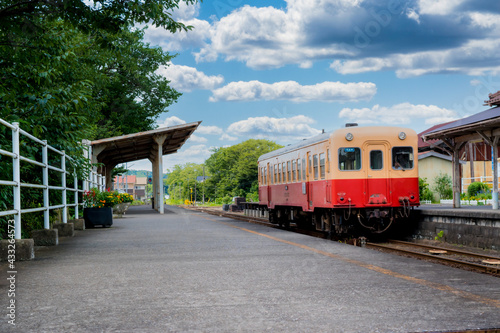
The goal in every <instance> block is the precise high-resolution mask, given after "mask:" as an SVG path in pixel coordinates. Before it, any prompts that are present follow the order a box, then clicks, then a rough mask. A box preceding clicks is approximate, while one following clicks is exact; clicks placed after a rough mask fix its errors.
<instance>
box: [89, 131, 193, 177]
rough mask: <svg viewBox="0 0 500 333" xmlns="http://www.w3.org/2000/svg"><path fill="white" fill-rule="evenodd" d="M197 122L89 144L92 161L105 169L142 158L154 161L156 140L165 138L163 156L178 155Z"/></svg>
mask: <svg viewBox="0 0 500 333" xmlns="http://www.w3.org/2000/svg"><path fill="white" fill-rule="evenodd" d="M200 123H201V121H200V122H194V123H189V124H183V125H177V126H171V127H162V128H158V129H155V130H151V131H147V132H139V133H134V134H128V135H122V136H116V137H112V138H106V139H100V140H95V141H92V142H91V145H92V150H93V156H94V158H95V159H96V160H95V162H98V163H103V164H104V165H108V166H113V168H114V167H115V166H117V165H118V164H120V163H126V162H132V161H137V160H142V159H150V160H153V159H155V158H156V155H157V151H158V143H157V142H158V141H157V140H155V138H157V137H164V138H165V140H164V141H163V144H162V155H168V154H172V153H175V152H177V151H178V150H179V149H180V148H181V147H182V145H184V143H185V142H186V140H187V139H188V138H189V137H190V136H191V134H193V132H194V131H195V130H196V128H198V125H199V124H200Z"/></svg>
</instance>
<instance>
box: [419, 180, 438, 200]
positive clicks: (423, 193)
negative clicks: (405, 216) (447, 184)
mask: <svg viewBox="0 0 500 333" xmlns="http://www.w3.org/2000/svg"><path fill="white" fill-rule="evenodd" d="M418 192H419V193H418V194H419V196H420V200H430V201H434V193H432V191H431V190H430V189H429V184H428V183H427V178H419V179H418Z"/></svg>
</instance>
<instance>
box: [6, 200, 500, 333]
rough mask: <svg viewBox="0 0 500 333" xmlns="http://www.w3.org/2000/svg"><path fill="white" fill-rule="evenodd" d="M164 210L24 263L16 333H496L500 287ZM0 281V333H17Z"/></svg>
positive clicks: (141, 213) (139, 210)
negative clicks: (484, 332) (486, 332)
mask: <svg viewBox="0 0 500 333" xmlns="http://www.w3.org/2000/svg"><path fill="white" fill-rule="evenodd" d="M167 208H168V210H167V213H166V214H165V215H159V214H157V213H154V212H153V211H152V210H151V209H150V208H149V207H145V206H144V207H132V208H131V210H130V211H129V212H130V213H128V214H127V215H126V217H125V218H123V219H115V221H114V224H113V227H112V228H109V229H101V228H96V229H93V230H92V229H91V230H85V231H82V232H77V234H76V236H75V237H74V238H71V239H63V240H61V244H60V245H59V246H57V247H53V248H48V249H44V250H42V251H39V252H38V253H37V259H36V260H35V261H32V262H20V263H17V270H18V273H17V275H16V278H17V280H16V296H15V300H16V316H17V317H16V324H17V325H16V330H17V331H19V332H238V331H239V332H246V331H251V332H263V331H269V332H425V331H450V330H459V329H476V328H493V327H497V328H500V279H498V278H494V277H490V276H486V275H481V274H476V273H470V272H464V271H460V270H457V269H453V268H449V267H444V266H439V265H435V264H431V263H427V262H424V261H416V260H413V259H408V258H403V257H398V256H393V255H390V254H384V253H380V252H376V251H370V250H367V249H362V248H356V247H353V246H349V245H344V244H340V243H335V242H331V241H326V240H322V239H317V238H311V237H308V236H305V235H300V234H295V233H290V232H287V231H283V230H279V229H274V228H268V227H264V226H259V225H254V224H249V223H245V222H238V221H234V220H230V219H227V218H222V217H214V216H211V215H205V214H201V213H196V212H192V211H187V210H183V209H180V208H173V207H167ZM0 268H1V270H2V273H3V275H2V277H5V276H6V275H5V274H6V272H7V267H6V265H5V264H3V265H2V266H0ZM0 281H1V282H0V290H1V294H0V309H3V310H0V311H4V313H5V314H2V317H1V318H2V322H1V323H0V331H1V332H7V331H14V330H12V329H11V327H10V326H9V324H8V323H7V317H6V315H7V313H8V311H7V309H6V308H7V306H8V303H7V302H8V296H7V289H8V286H7V284H6V283H5V281H6V278H2V279H1V280H0Z"/></svg>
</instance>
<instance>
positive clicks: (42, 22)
mask: <svg viewBox="0 0 500 333" xmlns="http://www.w3.org/2000/svg"><path fill="white" fill-rule="evenodd" d="M182 1H183V2H186V3H188V4H193V3H194V2H195V1H193V0H182ZM180 2H181V0H168V1H166V0H152V1H142V0H131V1H116V0H109V1H108V0H107V1H94V2H93V5H87V3H88V2H87V1H81V0H22V1H21V0H5V1H2V2H1V3H0V118H3V119H5V120H7V121H9V122H16V121H17V122H20V123H21V127H22V128H23V129H24V130H26V131H27V132H30V133H32V134H34V135H35V136H37V137H38V138H40V139H44V140H47V141H48V142H49V144H50V145H51V146H54V147H55V148H57V149H60V150H65V151H66V153H67V154H69V155H70V156H72V157H73V158H74V159H75V160H76V161H77V162H76V165H77V166H78V167H79V168H80V172H81V173H82V172H83V170H82V169H84V168H85V167H88V162H86V161H85V160H84V159H83V156H82V147H81V145H80V142H81V140H82V139H96V138H101V137H104V136H111V135H120V134H128V133H131V132H136V131H144V130H149V129H151V128H152V126H153V124H154V121H155V120H156V118H157V117H158V115H159V114H160V113H161V112H165V111H166V108H167V107H168V106H169V105H170V104H172V103H173V102H175V101H176V99H177V98H178V97H179V96H180V94H179V93H177V92H176V91H175V90H173V89H172V88H171V87H169V85H168V84H169V82H168V81H167V80H166V79H164V78H162V77H160V76H158V75H156V74H155V71H156V70H157V69H158V68H159V66H162V65H163V66H166V65H167V64H168V62H169V61H170V60H171V58H172V57H171V56H170V55H169V54H168V53H166V52H164V51H162V50H161V49H159V48H151V47H150V46H149V45H147V44H145V43H144V42H143V36H144V33H143V31H141V30H138V29H136V28H134V26H135V25H136V24H141V23H151V24H153V25H155V26H161V27H164V28H165V29H167V30H169V31H171V32H176V31H178V30H189V29H191V27H187V26H185V25H184V24H182V23H180V22H176V21H175V20H173V18H172V13H171V11H172V9H174V8H176V7H177V6H178V4H179V3H180ZM0 128H1V130H0V146H2V149H7V150H8V149H9V148H10V146H11V140H10V133H9V132H10V131H9V130H7V129H5V128H4V127H3V126H1V127H0ZM21 146H22V149H24V151H23V155H24V156H27V157H30V158H35V159H37V160H38V161H40V149H33V148H31V147H30V146H26V145H24V143H23V142H22V143H21ZM2 162H3V161H1V160H0V179H8V178H9V175H11V174H12V170H9V167H8V166H6V164H8V163H2ZM22 174H23V178H24V179H23V181H24V182H27V183H40V179H39V178H40V176H41V175H39V172H38V173H32V172H30V168H29V167H24V166H23V173H22ZM51 177H52V176H51ZM54 181H56V182H57V179H54ZM51 184H54V182H52V180H51ZM39 192H40V191H39ZM39 192H35V191H31V190H26V189H23V192H22V193H23V194H22V195H23V196H26V197H29V198H30V199H36V198H37V197H41V193H39ZM51 193H52V192H51ZM11 197H12V191H11V190H9V189H7V188H0V202H1V203H2V206H3V207H4V208H5V207H7V208H10V206H11V202H12V198H11ZM38 201H39V200H38ZM23 202H25V200H23ZM59 202H60V201H59ZM4 225H5V223H4ZM1 229H2V225H1V223H0V232H1Z"/></svg>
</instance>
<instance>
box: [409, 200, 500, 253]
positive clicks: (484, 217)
mask: <svg viewBox="0 0 500 333" xmlns="http://www.w3.org/2000/svg"><path fill="white" fill-rule="evenodd" d="M415 219H416V221H417V226H416V227H417V228H416V231H415V232H414V236H415V237H417V238H420V237H422V238H427V239H433V238H434V237H435V236H436V235H437V233H439V232H440V231H443V233H444V240H445V241H447V242H450V243H453V244H461V245H466V246H472V247H478V248H485V249H492V250H500V210H493V209H492V208H491V206H463V207H461V208H453V207H452V206H451V205H422V206H421V207H419V208H418V209H416V210H415Z"/></svg>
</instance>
